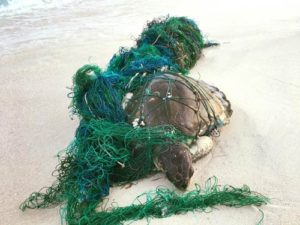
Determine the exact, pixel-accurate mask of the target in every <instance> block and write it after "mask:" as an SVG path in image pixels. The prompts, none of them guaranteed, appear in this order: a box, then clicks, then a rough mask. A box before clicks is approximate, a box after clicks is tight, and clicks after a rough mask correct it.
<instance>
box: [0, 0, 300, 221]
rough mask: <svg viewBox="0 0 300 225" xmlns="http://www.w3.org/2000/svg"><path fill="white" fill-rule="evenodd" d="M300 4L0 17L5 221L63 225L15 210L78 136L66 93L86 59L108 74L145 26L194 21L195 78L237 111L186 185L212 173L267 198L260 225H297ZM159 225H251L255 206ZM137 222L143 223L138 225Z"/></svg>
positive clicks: (162, 5)
mask: <svg viewBox="0 0 300 225" xmlns="http://www.w3.org/2000/svg"><path fill="white" fill-rule="evenodd" d="M299 11H300V7H299V4H298V3H295V2H293V1H288V2H286V1H275V2H272V3H271V2H268V3H259V2H258V1H257V2H251V3H247V4H244V3H239V2H238V1H236V2H235V1H230V2H227V3H226V4H225V3H224V4H219V3H218V4H217V1H212V2H211V3H206V4H204V3H202V4H201V2H199V1H187V2H186V1H181V2H179V3H176V4H175V3H174V1H164V2H162V1H156V0H155V1H151V2H146V1H127V2H125V1H117V2H116V3H106V2H102V1H101V2H97V1H92V0H90V1H86V3H85V4H82V3H81V4H78V5H75V6H74V7H70V6H69V7H68V8H62V9H56V10H54V9H52V10H48V11H36V12H35V13H34V14H30V13H26V14H21V15H17V16H5V17H3V18H1V20H0V40H1V41H0V77H1V83H0V125H1V126H0V134H1V136H0V146H1V151H0V161H1V164H0V171H1V174H0V180H1V181H0V194H1V196H2V197H1V200H0V203H1V204H0V215H1V216H0V224H1V225H15V224H18V225H32V224H39V225H58V224H60V222H61V221H60V217H59V214H58V211H59V208H54V209H46V210H31V211H30V210H29V211H26V212H24V213H23V212H21V211H20V210H18V206H19V204H20V203H21V202H22V201H23V200H24V199H25V198H26V197H27V196H28V195H29V194H30V193H31V192H33V191H37V190H39V189H40V188H41V187H43V186H47V185H50V184H51V183H52V182H53V181H54V178H53V177H51V173H52V171H53V169H54V168H55V166H56V164H57V159H56V158H55V155H56V154H57V152H58V151H60V150H62V149H64V148H65V147H66V146H67V145H68V144H69V143H70V141H71V140H72V138H73V136H74V131H75V129H76V127H77V125H78V121H77V119H74V120H71V119H70V116H69V110H68V105H69V102H70V99H68V98H67V94H68V92H69V90H68V89H67V88H66V87H67V86H71V84H72V75H73V74H74V73H75V71H76V70H77V69H78V68H79V67H80V66H82V65H84V64H86V63H97V64H99V65H100V66H101V67H105V65H106V64H107V63H108V61H109V59H110V58H111V57H112V55H113V54H114V53H115V52H116V51H117V50H118V48H119V47H120V46H132V45H133V43H134V40H133V39H134V37H137V36H138V35H139V33H140V32H141V30H142V28H143V26H144V24H145V22H146V21H147V20H151V19H152V18H154V17H157V16H160V15H166V14H168V13H169V14H170V15H175V16H177V15H179V16H181V15H183V16H188V17H190V18H192V19H195V21H196V22H197V23H198V25H199V27H200V28H201V29H202V31H203V33H204V34H205V35H207V37H208V38H209V39H212V40H217V41H219V42H220V43H221V45H220V46H219V47H214V48H211V49H207V50H205V51H204V56H203V57H202V58H201V59H200V60H199V62H198V64H197V66H196V67H195V68H194V69H193V70H192V71H191V75H193V76H194V77H199V76H200V77H201V79H203V80H205V81H206V82H209V83H212V84H214V85H216V86H217V87H219V88H220V89H221V90H222V91H224V92H225V94H226V95H227V97H228V99H230V101H231V102H232V107H233V110H234V114H233V117H232V120H231V123H230V124H229V126H227V127H226V128H225V129H224V130H223V132H222V134H221V137H220V138H218V139H217V143H216V147H215V149H214V150H213V152H212V153H210V154H209V155H207V156H206V157H205V158H203V159H202V160H201V161H199V162H197V163H196V164H195V174H194V176H193V178H192V182H191V184H190V186H189V188H188V189H189V190H191V189H193V184H194V183H200V184H202V185H203V184H204V182H205V180H207V179H208V178H209V177H211V176H214V175H215V176H217V177H218V179H219V182H220V183H221V184H231V185H235V186H242V185H243V184H247V185H249V186H250V187H251V188H252V189H253V190H256V191H258V192H260V193H262V194H265V195H267V196H269V197H270V198H271V200H272V203H271V204H270V205H268V206H263V207H261V208H262V209H263V211H264V213H265V220H264V224H272V225H280V224H283V225H298V224H300V222H299V221H300V194H299V189H300V173H299V169H300V154H299V146H300V139H299V136H300V132H299V127H300V117H299V115H300V79H299V74H300V63H299V58H300V51H299V49H300V16H299V13H298V12H299ZM159 185H163V186H166V187H170V188H171V189H175V187H174V186H173V185H172V184H170V183H169V182H168V181H167V179H166V178H165V177H164V175H163V174H157V175H155V176H154V177H150V178H147V179H144V180H140V181H138V182H137V183H136V184H135V185H133V186H132V187H130V188H128V189H126V188H124V187H123V188H122V187H117V188H113V189H112V191H111V194H110V196H109V198H110V201H115V202H118V204H119V205H120V206H125V205H128V204H130V203H131V202H132V201H133V200H134V198H135V197H136V196H138V195H139V194H141V193H143V192H145V191H149V190H154V189H155V188H156V187H157V186H159ZM218 208H219V209H220V210H214V211H212V213H199V212H196V213H188V214H187V215H177V216H172V217H170V218H166V219H153V220H151V223H150V224H152V225H154V224H222V225H227V224H228V225H229V224H234V225H237V224H239V225H240V224H243V225H247V224H252V225H253V224H256V222H258V221H259V219H260V212H259V211H258V210H257V209H256V208H253V207H245V208H240V209H235V208H226V207H218ZM133 224H147V222H146V221H145V220H144V221H137V222H135V223H133Z"/></svg>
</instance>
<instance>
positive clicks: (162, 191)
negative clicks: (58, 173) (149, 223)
mask: <svg viewBox="0 0 300 225" xmlns="http://www.w3.org/2000/svg"><path fill="white" fill-rule="evenodd" d="M195 187H196V188H195V190H192V191H189V192H187V193H185V194H183V195H178V194H176V193H175V192H174V191H171V190H169V189H167V188H157V189H156V191H153V192H147V193H144V194H142V195H140V196H138V197H137V199H136V200H135V202H136V203H133V204H132V205H130V206H126V207H114V208H112V210H111V211H109V210H107V211H102V212H96V213H94V214H92V215H91V217H90V224H94V225H97V224H102V225H117V224H123V222H125V221H136V220H140V219H143V218H147V219H150V218H165V217H169V216H172V215H175V214H184V213H187V212H189V211H193V210H201V211H206V210H207V209H209V208H213V207H215V206H217V205H224V206H230V207H243V206H248V205H255V206H261V205H263V204H267V203H268V202H269V199H268V198H267V197H265V196H263V195H261V194H258V193H255V192H252V191H251V190H250V188H249V187H248V186H246V185H244V186H243V187H241V188H235V187H232V186H228V185H226V186H223V187H222V186H220V185H218V183H217V178H216V177H212V178H210V179H208V180H207V181H206V184H205V189H203V190H201V188H200V186H199V185H198V184H196V185H195ZM259 223H260V222H259Z"/></svg>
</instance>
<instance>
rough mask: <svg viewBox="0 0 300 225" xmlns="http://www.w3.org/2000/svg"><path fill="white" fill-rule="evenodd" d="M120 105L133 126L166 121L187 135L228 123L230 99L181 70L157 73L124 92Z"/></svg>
mask: <svg viewBox="0 0 300 225" xmlns="http://www.w3.org/2000/svg"><path fill="white" fill-rule="evenodd" d="M126 96H127V97H125V99H124V100H123V107H124V110H125V112H126V114H127V121H128V122H129V123H132V124H133V126H156V125H164V124H169V125H173V126H174V127H176V128H177V129H178V130H180V131H181V132H182V133H183V134H185V135H188V136H194V137H196V136H202V135H210V134H211V132H212V130H214V129H215V128H218V127H221V126H223V125H225V124H226V123H228V119H229V117H230V115H231V112H232V111H231V108H230V102H229V101H228V100H227V99H226V97H225V95H224V94H223V93H222V92H220V91H219V90H218V89H217V88H215V87H213V86H211V85H208V84H207V83H205V82H203V81H196V80H195V79H193V78H191V77H186V76H182V75H180V74H168V73H165V74H160V75H156V76H153V77H151V78H149V79H148V81H147V82H146V83H145V85H144V86H143V87H141V88H140V89H139V90H138V91H136V92H135V93H131V94H127V95H126Z"/></svg>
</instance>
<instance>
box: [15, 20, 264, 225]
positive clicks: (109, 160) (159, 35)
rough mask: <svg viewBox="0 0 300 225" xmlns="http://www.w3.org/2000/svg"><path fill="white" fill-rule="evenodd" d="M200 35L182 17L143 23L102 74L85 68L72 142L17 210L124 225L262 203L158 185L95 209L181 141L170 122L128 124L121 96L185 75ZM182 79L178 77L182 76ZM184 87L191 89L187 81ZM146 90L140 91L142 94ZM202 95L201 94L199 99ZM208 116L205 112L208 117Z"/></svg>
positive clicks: (229, 193) (240, 194)
mask: <svg viewBox="0 0 300 225" xmlns="http://www.w3.org/2000/svg"><path fill="white" fill-rule="evenodd" d="M205 46H210V44H209V43H208V44H207V43H206V44H204V41H203V36H202V34H201V32H200V30H199V29H198V27H197V25H196V24H195V23H194V22H193V21H192V20H190V19H187V18H185V17H179V18H178V17H171V18H169V17H167V18H163V19H157V20H154V21H152V22H150V23H148V25H147V27H146V28H145V29H144V31H143V32H142V34H141V35H140V37H139V38H138V40H137V43H136V46H135V47H133V48H130V49H126V48H121V49H120V51H119V53H117V54H116V55H114V56H113V58H112V59H111V60H110V63H109V65H108V68H107V69H106V70H105V71H102V70H101V69H100V68H99V67H98V66H96V65H85V66H83V67H82V68H80V69H79V70H78V71H77V73H76V74H75V75H74V80H73V82H74V87H73V89H72V93H71V94H70V97H71V98H72V102H71V110H72V113H73V114H75V115H78V116H79V118H80V125H79V127H78V128H77V131H76V134H75V139H74V140H73V142H72V143H71V144H70V145H69V146H68V147H67V148H66V150H65V151H64V152H62V153H60V154H59V156H58V158H59V165H58V167H57V168H56V170H55V171H54V173H53V175H54V176H56V177H57V180H56V181H55V182H54V183H53V184H52V186H51V187H48V188H46V189H45V190H41V191H39V192H34V193H32V194H31V195H30V196H29V198H28V199H26V200H25V201H24V202H23V203H22V204H21V206H20V208H21V209H22V210H25V209H27V208H30V209H33V208H47V207H50V206H55V205H58V204H61V205H62V210H61V212H62V216H63V218H64V219H65V220H66V222H67V224H69V225H98V224H99V225H100V224H111V225H116V224H122V223H123V222H124V221H126V220H138V219H142V218H151V217H159V218H161V217H167V216H170V215H173V214H178V213H185V212H187V211H190V210H195V209H201V210H206V209H207V208H210V207H213V206H215V205H218V204H221V205H227V206H234V207H241V206H245V205H257V206H259V205H261V204H265V203H267V201H268V199H267V198H266V197H264V196H262V195H260V194H257V193H255V192H251V191H250V189H249V188H248V187H246V186H244V187H242V188H234V187H230V186H225V187H223V188H221V187H220V186H219V185H218V184H217V182H216V179H210V180H208V181H207V183H206V188H205V189H204V190H200V187H199V186H196V189H195V190H194V191H191V192H188V193H186V194H184V195H177V194H176V193H175V192H172V191H170V190H168V189H162V188H159V189H157V190H156V191H155V192H149V193H146V194H144V195H142V196H144V197H146V200H145V201H142V199H141V198H142V196H140V197H139V198H137V200H136V201H137V203H134V204H132V205H130V206H127V207H115V208H113V209H111V210H109V209H104V211H101V212H97V211H96V208H97V206H99V204H100V203H101V202H102V200H103V198H104V197H106V196H108V195H109V189H110V187H111V186H112V185H113V184H122V183H126V182H130V181H134V180H137V179H139V178H142V177H145V176H147V175H149V174H151V173H152V172H153V171H154V163H153V159H154V157H155V154H159V152H155V151H153V149H154V148H155V146H162V149H163V148H164V147H163V146H168V145H170V144H173V143H178V142H181V143H187V142H188V140H191V139H194V138H195V137H193V136H187V135H184V134H183V133H182V132H180V131H179V130H178V129H176V128H175V127H174V126H172V125H158V126H152V127H147V126H146V127H141V126H137V127H135V126H132V124H131V123H128V121H127V116H126V113H125V112H124V108H123V107H122V103H123V99H124V96H125V95H126V93H128V92H133V93H137V92H139V91H141V90H144V89H143V88H144V87H145V85H146V84H147V82H149V80H151V79H154V78H155V77H156V76H158V75H161V74H163V73H169V74H177V76H180V77H182V79H184V74H187V72H188V70H189V69H191V67H193V66H194V65H195V63H196V61H197V59H199V57H200V56H201V50H202V49H203V48H204V47H205ZM181 74H183V75H181ZM189 84H190V86H188V88H190V89H193V83H192V82H190V83H189ZM143 93H145V90H144V91H143ZM200 94H201V93H199V95H200ZM212 113H213V111H212V112H211V114H212Z"/></svg>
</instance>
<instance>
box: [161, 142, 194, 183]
mask: <svg viewBox="0 0 300 225" xmlns="http://www.w3.org/2000/svg"><path fill="white" fill-rule="evenodd" d="M159 148H160V147H157V149H156V151H158V152H159V154H158V156H157V158H156V166H157V167H158V169H161V170H162V171H164V172H165V173H166V176H167V178H168V179H169V180H170V181H171V182H172V183H173V184H174V185H175V186H176V187H177V188H179V189H186V187H187V186H188V184H189V182H190V179H191V177H192V176H193V174H194V168H193V164H192V162H193V160H192V155H191V153H190V151H189V148H188V146H186V145H185V144H182V143H176V144H172V145H169V146H168V147H167V149H165V150H164V149H159Z"/></svg>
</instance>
